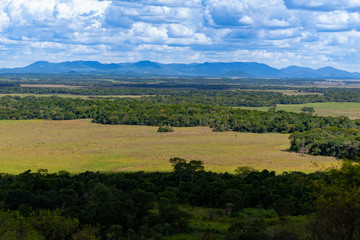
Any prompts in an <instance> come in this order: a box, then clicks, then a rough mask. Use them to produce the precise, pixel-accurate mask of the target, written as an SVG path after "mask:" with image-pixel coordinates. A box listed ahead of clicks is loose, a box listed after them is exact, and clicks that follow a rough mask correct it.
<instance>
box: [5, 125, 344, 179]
mask: <svg viewBox="0 0 360 240" xmlns="http://www.w3.org/2000/svg"><path fill="white" fill-rule="evenodd" d="M174 130H175V131H174V132H171V133H158V132H157V127H149V126H128V125H126V126H125V125H101V124H95V123H91V120H66V121H50V120H49V121H47V120H19V121H11V120H2V121H0V132H1V135H0V142H1V145H0V172H6V173H14V174H16V173H21V172H23V171H25V170H28V169H31V170H32V171H37V170H38V169H48V170H49V172H57V171H60V170H66V171H69V172H71V173H79V172H84V171H87V170H89V171H102V172H114V171H115V172H116V171H170V170H171V169H172V167H171V165H170V163H169V162H168V160H169V159H170V158H172V157H181V158H184V159H187V160H191V159H196V160H202V161H203V162H204V165H205V170H207V171H216V172H225V171H228V172H234V170H235V169H236V168H237V167H239V166H249V167H253V168H255V169H258V170H262V169H268V170H274V171H276V172H278V173H281V172H283V171H303V172H313V171H316V170H319V169H321V168H322V169H323V168H328V167H330V166H335V165H337V164H339V161H338V160H336V159H334V158H329V157H320V156H310V155H301V154H298V153H292V152H287V151H286V150H287V149H288V148H289V145H290V144H289V139H288V137H289V135H288V134H276V133H266V134H254V133H238V132H230V131H229V132H213V131H212V130H211V129H210V128H207V127H189V128H174Z"/></svg>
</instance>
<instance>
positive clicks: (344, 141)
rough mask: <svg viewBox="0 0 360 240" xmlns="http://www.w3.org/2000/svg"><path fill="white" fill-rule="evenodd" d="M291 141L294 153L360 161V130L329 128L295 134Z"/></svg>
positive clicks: (291, 136)
mask: <svg viewBox="0 0 360 240" xmlns="http://www.w3.org/2000/svg"><path fill="white" fill-rule="evenodd" d="M290 139H291V147H290V150H292V151H297V152H301V153H308V154H312V155H323V156H334V157H337V158H343V159H344V158H347V159H351V160H356V161H358V160H359V159H360V133H359V130H355V129H342V128H336V127H328V128H324V129H313V130H312V131H305V132H302V133H301V132H295V133H293V134H292V135H290Z"/></svg>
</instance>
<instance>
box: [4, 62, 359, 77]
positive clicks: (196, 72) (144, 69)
mask: <svg viewBox="0 0 360 240" xmlns="http://www.w3.org/2000/svg"><path fill="white" fill-rule="evenodd" d="M0 73H114V74H125V75H126V74H133V75H134V74H135V75H136V74H138V75H149V76H151V75H157V76H158V75H161V76H184V77H186V76H188V77H265V78H345V79H360V73H358V72H347V71H344V70H339V69H336V68H333V67H323V68H319V69H312V68H307V67H299V66H289V67H286V68H282V69H276V68H273V67H270V66H268V65H266V64H263V63H257V62H205V63H190V64H181V63H170V64H163V63H158V62H151V61H139V62H135V63H109V64H104V63H100V62H97V61H72V62H69V61H67V62H60V63H50V62H46V61H38V62H34V63H32V64H30V65H28V66H26V67H23V68H2V69H0Z"/></svg>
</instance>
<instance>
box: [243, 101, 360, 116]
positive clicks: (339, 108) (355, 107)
mask: <svg viewBox="0 0 360 240" xmlns="http://www.w3.org/2000/svg"><path fill="white" fill-rule="evenodd" d="M303 107H313V108H314V109H315V114H317V115H319V116H348V117H349V118H352V119H357V118H360V103H352V102H327V103H306V104H278V105H277V106H276V110H285V111H289V112H300V111H301V109H302V108H303ZM246 109H257V110H261V111H267V110H268V109H269V108H268V107H249V108H246Z"/></svg>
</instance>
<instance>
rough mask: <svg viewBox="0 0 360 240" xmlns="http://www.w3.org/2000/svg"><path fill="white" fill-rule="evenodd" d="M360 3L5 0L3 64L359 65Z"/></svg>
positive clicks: (0, 21) (0, 10)
mask: <svg viewBox="0 0 360 240" xmlns="http://www.w3.org/2000/svg"><path fill="white" fill-rule="evenodd" d="M359 9H360V2H359V1H357V0H316V1H315V0H306V1H305V0H257V1H253V0H227V1H223V0H47V1H43V0H3V1H0V56H1V59H2V60H0V65H2V67H9V66H21V65H26V64H29V63H31V62H33V61H35V60H47V61H54V62H59V61H71V60H97V61H103V62H124V61H139V60H143V59H149V60H153V61H160V62H193V61H198V62H202V61H258V62H264V63H267V64H270V65H272V66H275V67H285V66H286V65H287V64H288V65H303V66H313V67H321V66H324V65H331V64H334V65H336V66H342V67H344V68H345V69H348V70H351V69H352V68H354V66H355V65H356V64H358V63H359V62H358V61H359V59H358V57H357V56H358V55H359V52H360V46H358V44H357V43H358V42H359V41H360V36H359V35H360V34H359V31H360V29H359V26H360V14H359V11H358V10H359ZM35 58H36V59H35ZM349 59H352V60H349Z"/></svg>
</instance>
